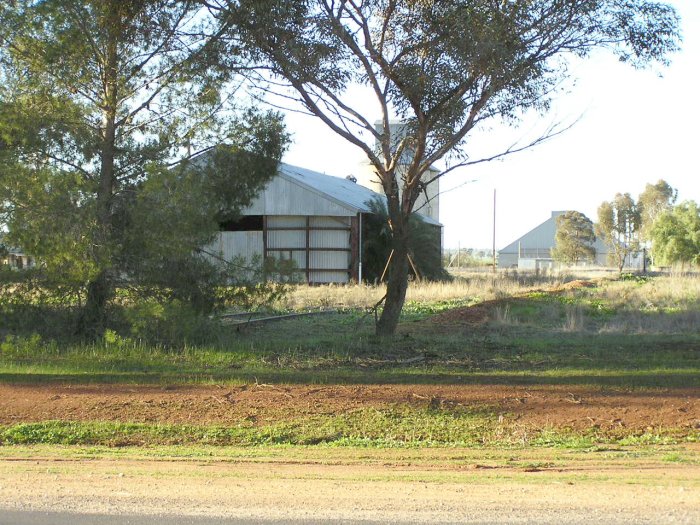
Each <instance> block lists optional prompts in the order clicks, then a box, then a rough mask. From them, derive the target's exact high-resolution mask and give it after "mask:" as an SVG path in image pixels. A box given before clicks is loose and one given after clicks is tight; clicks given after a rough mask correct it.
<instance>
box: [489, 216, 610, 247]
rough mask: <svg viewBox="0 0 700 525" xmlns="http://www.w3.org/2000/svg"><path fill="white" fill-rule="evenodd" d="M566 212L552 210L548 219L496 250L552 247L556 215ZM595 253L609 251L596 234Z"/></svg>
mask: <svg viewBox="0 0 700 525" xmlns="http://www.w3.org/2000/svg"><path fill="white" fill-rule="evenodd" d="M564 213H566V212H565V211H553V212H552V215H551V217H550V218H549V219H547V220H546V221H544V222H543V223H541V224H540V225H538V226H536V227H535V228H533V229H532V230H530V231H529V232H527V233H526V234H525V235H523V236H522V237H519V238H517V239H516V240H514V241H513V242H512V243H510V244H509V245H508V246H506V247H505V248H502V249H500V250H498V253H499V254H504V255H505V254H519V253H520V250H526V249H540V250H547V249H551V248H554V246H555V244H556V240H555V235H556V233H557V221H556V219H557V217H558V216H559V215H562V214H564ZM593 247H594V248H595V250H596V253H599V254H606V253H608V251H609V248H608V246H607V244H606V243H605V242H604V241H603V239H601V238H600V236H596V240H595V242H594V243H593Z"/></svg>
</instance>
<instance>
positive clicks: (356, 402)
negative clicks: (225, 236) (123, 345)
mask: <svg viewBox="0 0 700 525" xmlns="http://www.w3.org/2000/svg"><path fill="white" fill-rule="evenodd" d="M396 405H411V406H417V407H421V406H432V407H441V408H443V409H445V410H449V409H451V408H452V407H457V406H465V407H470V408H475V409H479V408H486V409H489V410H492V411H494V412H495V413H497V414H502V415H503V418H504V419H506V420H508V421H510V422H517V424H518V425H522V426H523V427H524V428H542V427H553V428H567V427H570V428H573V429H584V428H591V427H599V428H601V429H604V430H605V429H609V430H613V429H622V428H624V429H625V430H626V431H634V430H639V431H643V430H646V429H648V428H649V427H652V428H700V389H674V390H668V391H653V392H640V391H637V390H635V391H624V390H610V391H606V390H601V389H600V388H599V387H590V388H586V387H579V386H576V387H570V386H500V385H498V386H496V385H464V386H429V385H361V386H360V385H351V386H340V385H330V386H306V385H304V386H289V385H244V386H235V387H231V386H224V387H177V388H163V387H156V386H122V385H117V386H115V385H99V386H52V385H40V386H16V385H0V424H5V425H8V424H16V423H20V422H37V421H46V420H68V421H124V422H126V421H129V422H147V423H171V424H220V425H228V424H235V423H236V422H240V421H242V420H246V421H248V422H254V423H256V424H260V425H264V424H268V423H270V422H273V421H284V420H290V419H293V418H296V417H303V416H309V415H314V414H342V413H344V412H349V411H352V410H357V409H360V408H365V407H374V408H379V409H381V408H387V407H392V406H396Z"/></svg>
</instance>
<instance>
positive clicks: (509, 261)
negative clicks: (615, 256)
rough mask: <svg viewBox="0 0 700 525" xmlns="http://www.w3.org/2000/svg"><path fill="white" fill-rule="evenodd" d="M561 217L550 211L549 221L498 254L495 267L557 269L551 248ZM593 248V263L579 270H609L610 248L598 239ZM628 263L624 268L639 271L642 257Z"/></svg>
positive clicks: (634, 258)
mask: <svg viewBox="0 0 700 525" xmlns="http://www.w3.org/2000/svg"><path fill="white" fill-rule="evenodd" d="M564 213H566V212H565V211H553V212H552V215H551V217H550V218H549V219H547V220H546V221H544V222H543V223H542V224H540V225H539V226H537V227H535V228H534V229H532V230H530V231H529V232H527V233H526V234H525V235H523V236H522V237H520V238H518V239H516V240H515V241H513V242H511V243H510V244H509V245H508V246H506V247H505V248H503V249H501V250H499V252H498V267H499V268H518V269H521V270H550V269H552V268H554V267H556V266H558V263H555V262H554V259H553V258H552V248H554V246H555V244H556V241H555V235H556V233H557V222H556V218H557V217H558V216H559V215H562V214H564ZM593 247H594V248H595V251H596V257H595V260H594V261H591V262H589V263H582V266H585V265H586V264H588V265H592V266H603V267H605V266H610V263H609V261H608V256H609V252H610V248H609V247H608V246H607V245H606V244H605V242H603V240H602V239H600V238H597V239H596V241H595V243H594V244H593ZM630 259H631V260H628V261H626V262H625V268H629V269H641V268H642V267H643V254H641V253H640V254H637V255H633V256H632V257H631V258H630Z"/></svg>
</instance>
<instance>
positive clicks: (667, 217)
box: [651, 201, 700, 265]
mask: <svg viewBox="0 0 700 525" xmlns="http://www.w3.org/2000/svg"><path fill="white" fill-rule="evenodd" d="M651 238H652V240H653V253H654V259H655V260H656V261H657V262H659V263H661V264H675V263H681V264H695V265H697V264H700V210H699V209H698V205H697V203H695V202H694V201H687V202H683V203H681V204H679V205H678V206H675V207H673V208H672V209H671V210H669V211H666V212H664V213H662V214H661V215H659V217H657V219H656V222H655V223H654V227H653V228H652V230H651Z"/></svg>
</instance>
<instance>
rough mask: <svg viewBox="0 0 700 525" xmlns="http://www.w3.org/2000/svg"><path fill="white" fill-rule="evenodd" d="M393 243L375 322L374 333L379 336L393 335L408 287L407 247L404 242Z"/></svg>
mask: <svg viewBox="0 0 700 525" xmlns="http://www.w3.org/2000/svg"><path fill="white" fill-rule="evenodd" d="M400 244H401V243H400V242H395V243H394V255H393V257H392V259H391V266H389V279H388V280H387V285H386V300H385V301H384V310H383V311H382V315H381V317H380V318H379V321H378V322H377V328H376V333H377V335H380V336H385V335H393V334H394V333H395V332H396V327H397V326H398V324H399V317H400V316H401V310H402V309H403V304H404V302H405V301H406V290H407V289H408V249H407V246H406V243H405V242H404V243H403V246H400Z"/></svg>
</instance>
